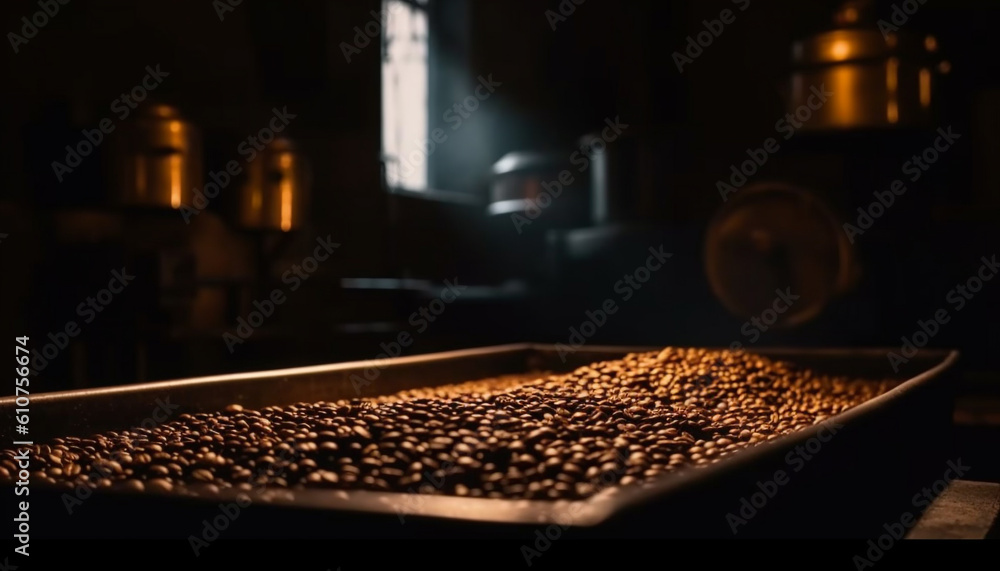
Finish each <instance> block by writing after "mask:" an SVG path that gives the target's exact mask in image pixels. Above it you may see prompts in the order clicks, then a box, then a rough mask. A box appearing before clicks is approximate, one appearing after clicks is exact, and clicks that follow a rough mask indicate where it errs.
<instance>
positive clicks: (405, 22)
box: [382, 0, 429, 190]
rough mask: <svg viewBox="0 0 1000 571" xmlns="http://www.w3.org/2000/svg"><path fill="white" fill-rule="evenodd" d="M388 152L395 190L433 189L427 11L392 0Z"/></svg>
mask: <svg viewBox="0 0 1000 571" xmlns="http://www.w3.org/2000/svg"><path fill="white" fill-rule="evenodd" d="M385 8H386V13H387V14H388V17H387V18H386V25H385V37H384V41H385V47H384V52H383V53H384V59H383V62H382V152H383V154H384V156H385V161H386V178H387V182H388V184H389V186H390V187H402V188H407V189H411V190H423V189H426V188H427V156H426V153H425V152H424V149H425V148H426V143H427V129H428V122H429V121H428V102H427V90H428V71H427V65H428V64H427V52H428V49H427V12H426V11H425V10H424V9H423V8H418V7H414V6H413V5H411V4H410V3H407V2H402V1H400V0H386V2H385Z"/></svg>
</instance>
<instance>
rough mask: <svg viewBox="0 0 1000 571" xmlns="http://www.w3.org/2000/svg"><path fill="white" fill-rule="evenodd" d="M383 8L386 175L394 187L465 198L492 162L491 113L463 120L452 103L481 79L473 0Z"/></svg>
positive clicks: (391, 0) (393, 2) (398, 2)
mask: <svg viewBox="0 0 1000 571" xmlns="http://www.w3.org/2000/svg"><path fill="white" fill-rule="evenodd" d="M383 9H384V12H383V13H384V14H385V25H384V26H383V34H382V41H383V45H382V160H383V164H384V165H385V183H386V185H387V187H388V188H389V190H390V191H391V192H399V191H411V192H419V193H422V195H423V197H424V198H428V199H447V198H446V197H450V198H451V199H458V200H466V199H468V198H469V197H471V196H472V193H473V192H474V191H475V185H476V183H477V181H481V180H482V177H483V174H484V173H486V172H487V171H488V169H489V164H490V157H489V156H488V153H487V152H486V151H485V149H484V147H483V144H482V141H483V140H484V139H485V135H484V133H485V129H486V125H487V123H488V121H489V118H488V113H487V112H484V111H477V112H476V118H475V120H466V118H467V116H468V114H466V115H465V116H463V117H462V118H461V120H460V121H456V118H457V117H458V116H456V114H455V111H454V110H453V107H454V106H455V104H456V103H457V102H461V101H464V100H465V98H467V97H469V94H470V93H474V89H475V88H476V87H477V85H478V84H477V83H476V81H477V80H476V79H474V74H470V71H469V69H470V63H469V60H470V56H469V52H470V42H469V31H468V23H469V3H468V2H467V0H384V1H383ZM459 127H461V128H460V129H459ZM457 195H461V196H457Z"/></svg>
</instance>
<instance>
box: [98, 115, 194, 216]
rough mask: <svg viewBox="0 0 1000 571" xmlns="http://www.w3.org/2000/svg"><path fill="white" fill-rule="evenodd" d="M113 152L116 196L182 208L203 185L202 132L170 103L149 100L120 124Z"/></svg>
mask: <svg viewBox="0 0 1000 571" xmlns="http://www.w3.org/2000/svg"><path fill="white" fill-rule="evenodd" d="M121 129H122V132H121V133H120V134H119V135H118V137H115V138H114V139H113V140H114V141H115V147H114V150H113V151H112V153H111V161H112V167H111V171H112V173H113V174H112V181H113V183H112V184H113V186H114V192H115V198H116V200H117V201H118V202H119V203H121V204H124V205H129V206H144V207H153V208H175V209H176V208H180V207H181V204H182V203H185V204H188V203H190V197H191V193H192V191H193V189H194V188H200V187H201V185H202V177H203V175H202V146H201V134H200V132H199V131H198V129H197V127H195V126H194V124H192V123H191V122H189V121H187V120H185V119H184V118H183V117H182V116H181V114H180V112H179V111H178V110H177V109H176V108H174V107H171V106H169V105H147V106H144V107H143V108H142V110H141V111H140V112H139V113H138V114H137V115H136V117H135V119H134V120H133V121H131V122H130V123H127V124H125V125H123V126H122V127H121Z"/></svg>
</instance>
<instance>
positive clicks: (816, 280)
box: [705, 184, 859, 327]
mask: <svg viewBox="0 0 1000 571" xmlns="http://www.w3.org/2000/svg"><path fill="white" fill-rule="evenodd" d="M705 271H706V273H707V275H708V283H709V286H710V287H711V289H712V292H713V293H714V294H715V295H716V297H717V298H718V299H719V300H720V301H721V302H722V304H723V305H724V306H725V307H726V309H728V310H729V311H730V312H732V313H733V314H735V315H736V316H738V317H740V318H744V319H746V318H750V317H752V316H755V315H760V314H761V311H763V310H764V309H766V308H768V307H771V306H772V304H773V303H774V300H775V299H776V297H778V293H777V292H779V291H780V292H786V295H787V296H789V297H792V298H793V299H795V301H794V303H788V309H787V310H785V311H784V312H782V313H779V314H778V319H777V321H776V323H775V325H777V326H786V327H790V326H794V325H798V324H801V323H803V322H805V321H808V320H809V319H811V318H813V317H815V316H816V315H818V314H819V313H820V311H822V309H823V307H825V306H826V305H827V303H828V302H829V301H830V299H831V298H833V297H835V296H837V295H839V294H842V293H844V292H846V291H847V290H848V289H849V288H850V287H851V286H852V285H853V284H854V283H855V282H856V280H857V278H858V272H859V270H858V267H857V264H856V262H855V256H854V252H853V250H852V247H851V244H850V243H849V242H848V239H847V235H846V234H845V233H844V232H843V231H842V230H841V228H840V225H839V223H838V221H837V219H836V217H834V215H833V213H832V212H831V211H830V209H829V208H828V207H827V206H826V204H824V203H823V201H822V200H821V199H820V198H818V197H817V195H816V194H815V193H812V192H809V191H806V190H804V189H801V188H796V187H792V186H784V185H779V184H761V185H758V186H756V187H753V188H747V189H743V190H741V191H740V192H739V193H738V194H737V195H736V196H735V197H734V198H733V199H731V200H729V201H728V202H727V203H726V205H725V206H724V207H723V208H722V209H720V211H719V212H718V213H717V214H716V215H715V217H714V218H713V220H712V221H711V223H710V224H709V226H708V232H707V234H706V238H705ZM796 297H797V299H796Z"/></svg>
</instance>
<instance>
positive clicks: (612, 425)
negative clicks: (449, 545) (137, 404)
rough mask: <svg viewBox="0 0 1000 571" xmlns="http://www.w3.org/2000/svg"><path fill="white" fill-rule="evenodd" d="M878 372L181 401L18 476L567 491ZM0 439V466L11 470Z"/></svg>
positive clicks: (631, 478)
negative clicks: (218, 403) (192, 404)
mask: <svg viewBox="0 0 1000 571" xmlns="http://www.w3.org/2000/svg"><path fill="white" fill-rule="evenodd" d="M895 384H896V383H895V382H894V381H890V380H862V379H848V378H841V377H830V376H823V375H817V374H814V373H813V372H811V371H809V370H806V369H801V368H797V367H795V366H793V365H791V364H789V363H785V362H778V361H772V360H769V359H765V358H763V357H759V356H755V355H752V354H749V353H734V352H729V351H709V350H704V349H682V348H667V349H664V350H663V351H660V352H649V353H635V354H629V355H627V356H626V357H625V358H623V359H618V360H610V361H603V362H598V363H593V364H591V365H589V366H586V367H581V368H579V369H577V370H575V371H572V372H570V373H564V374H551V375H545V376H542V377H541V378H539V376H538V375H537V374H536V375H534V376H531V377H525V376H520V377H518V376H515V377H505V378H497V379H485V380H481V381H474V382H470V383H463V384H458V385H449V386H444V387H433V388H426V389H417V390H410V391H405V392H402V393H397V394H395V395H388V396H382V397H376V398H373V399H365V400H362V399H355V400H350V401H348V400H342V401H337V402H315V403H301V404H295V405H288V406H269V407H264V408H261V409H259V410H246V409H244V408H243V407H242V406H240V405H235V404H234V405H231V406H229V407H228V408H227V409H226V410H225V411H222V412H215V413H206V414H183V415H180V416H179V417H178V418H177V420H175V421H171V422H167V423H164V424H161V425H159V426H155V427H153V428H150V429H146V428H133V429H130V430H123V431H120V432H106V433H104V434H99V435H96V436H91V437H89V438H77V437H66V438H56V439H54V440H52V441H51V442H49V443H47V444H39V445H35V446H33V447H32V449H31V466H32V469H34V470H36V471H35V472H33V473H32V479H33V482H34V483H38V482H39V481H42V482H45V483H48V484H52V485H57V486H64V487H67V488H76V487H78V486H81V485H82V486H87V487H90V488H107V487H114V488H121V489H126V490H133V491H143V490H146V491H157V492H166V491H171V490H173V491H177V492H185V491H189V490H195V489H196V490H198V491H199V492H200V493H204V492H206V491H207V492H212V491H213V490H218V489H221V488H237V489H241V490H250V489H253V488H259V487H261V486H268V487H277V488H290V489H302V488H339V489H364V490H381V491H397V492H415V493H422V494H449V495H457V496H468V497H483V498H520V499H524V498H527V499H579V498H585V497H588V496H591V495H593V494H595V493H597V492H598V491H600V490H602V489H604V488H607V487H609V486H628V485H635V484H642V483H644V482H648V481H650V480H651V479H653V478H657V477H658V476H662V475H664V474H667V473H671V472H674V471H677V470H680V469H683V468H687V467H692V466H695V467H696V466H704V465H706V464H709V463H712V462H716V461H718V460H720V459H722V458H725V457H726V456H729V455H731V454H734V453H737V452H739V451H740V450H741V449H744V448H747V447H751V446H754V445H757V444H760V443H763V442H766V441H768V440H771V439H774V438H778V437H780V436H782V435H785V434H789V433H791V432H794V431H796V430H800V429H803V428H806V427H808V426H810V425H812V424H815V423H818V422H821V421H823V420H824V419H826V418H828V417H830V416H833V415H836V414H838V413H841V412H843V411H845V410H847V409H849V408H851V407H853V406H855V405H858V404H860V403H862V402H864V401H866V400H868V399H870V398H872V397H874V396H877V395H878V394H881V393H883V392H885V391H887V390H889V389H890V388H892V387H893V386H895ZM15 454H16V452H15V451H14V450H4V451H2V452H0V480H11V479H12V477H13V476H14V475H15V474H16V473H17V467H16V464H15V463H14V455H15Z"/></svg>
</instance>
